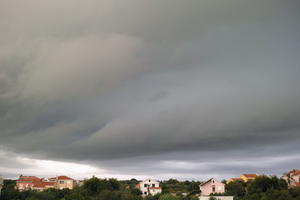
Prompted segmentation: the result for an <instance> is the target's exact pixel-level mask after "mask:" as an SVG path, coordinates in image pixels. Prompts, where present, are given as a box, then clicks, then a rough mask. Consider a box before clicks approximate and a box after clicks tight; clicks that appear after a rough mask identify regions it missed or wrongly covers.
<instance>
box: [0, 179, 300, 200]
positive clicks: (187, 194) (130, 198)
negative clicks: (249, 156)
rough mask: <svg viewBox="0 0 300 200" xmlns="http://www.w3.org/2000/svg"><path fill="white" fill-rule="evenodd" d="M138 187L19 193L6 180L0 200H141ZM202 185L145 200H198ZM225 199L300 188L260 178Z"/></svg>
mask: <svg viewBox="0 0 300 200" xmlns="http://www.w3.org/2000/svg"><path fill="white" fill-rule="evenodd" d="M137 183H138V181H137V180H136V179H131V180H127V181H118V180H116V179H98V178H96V177H93V178H91V179H88V180H86V181H85V182H84V184H83V186H81V187H76V188H75V189H73V190H69V189H64V190H56V189H47V190H45V191H43V192H37V191H33V190H29V191H22V192H20V191H18V190H16V189H15V181H12V180H6V181H5V182H4V188H3V190H2V193H1V198H0V200H142V199H143V198H142V196H141V192H140V191H139V190H138V189H137V188H136V187H135V186H136V184H137ZM199 184H200V182H194V181H178V180H176V179H170V180H167V181H163V182H161V187H162V189H163V193H162V194H159V195H155V196H147V197H146V198H144V200H197V199H198V197H197V195H198V194H199V193H200V191H199ZM225 195H232V196H234V198H235V200H300V188H293V189H288V186H287V183H286V182H285V181H284V180H282V179H278V178H277V177H266V176H260V177H258V178H256V179H255V180H254V181H252V182H248V183H244V182H232V183H229V184H226V194H225ZM211 199H214V197H213V196H212V197H211Z"/></svg>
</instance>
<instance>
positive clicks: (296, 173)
mask: <svg viewBox="0 0 300 200" xmlns="http://www.w3.org/2000/svg"><path fill="white" fill-rule="evenodd" d="M281 178H282V179H284V180H286V182H287V183H288V185H289V187H300V170H296V169H293V170H291V171H289V172H286V173H284V174H283V176H282V177H281Z"/></svg>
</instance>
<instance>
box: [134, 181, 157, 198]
mask: <svg viewBox="0 0 300 200" xmlns="http://www.w3.org/2000/svg"><path fill="white" fill-rule="evenodd" d="M138 188H139V189H140V191H141V192H142V195H143V196H147V195H156V194H159V193H161V187H160V186H159V182H158V181H156V180H151V179H147V180H144V181H142V182H140V183H139V184H138Z"/></svg>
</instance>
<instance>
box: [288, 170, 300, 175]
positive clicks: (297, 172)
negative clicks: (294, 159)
mask: <svg viewBox="0 0 300 200" xmlns="http://www.w3.org/2000/svg"><path fill="white" fill-rule="evenodd" d="M290 173H291V174H292V175H294V176H295V175H300V170H296V169H294V170H292V171H290Z"/></svg>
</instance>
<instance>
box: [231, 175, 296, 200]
mask: <svg viewBox="0 0 300 200" xmlns="http://www.w3.org/2000/svg"><path fill="white" fill-rule="evenodd" d="M226 193H227V194H228V195H233V196H234V197H235V200H300V188H291V189H288V185H287V183H286V181H285V180H283V179H278V178H277V177H275V176H274V177H267V176H259V177H257V178H256V179H255V180H254V181H251V182H248V183H244V182H241V181H236V182H231V183H229V184H227V185H226Z"/></svg>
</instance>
